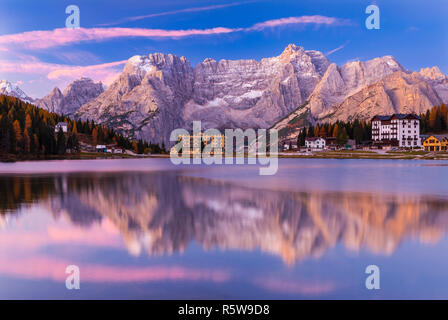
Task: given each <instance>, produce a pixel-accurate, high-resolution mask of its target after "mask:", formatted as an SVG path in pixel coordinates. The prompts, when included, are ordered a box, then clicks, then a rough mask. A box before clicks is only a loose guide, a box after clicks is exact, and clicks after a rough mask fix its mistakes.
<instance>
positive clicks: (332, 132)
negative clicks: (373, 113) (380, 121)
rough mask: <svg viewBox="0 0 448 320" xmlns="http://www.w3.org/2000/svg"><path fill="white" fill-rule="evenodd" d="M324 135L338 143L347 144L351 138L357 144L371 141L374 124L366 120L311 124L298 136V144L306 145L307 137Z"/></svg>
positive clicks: (323, 136)
mask: <svg viewBox="0 0 448 320" xmlns="http://www.w3.org/2000/svg"><path fill="white" fill-rule="evenodd" d="M313 137H322V138H324V139H326V138H335V140H336V144H338V145H341V146H342V145H345V144H346V143H347V142H348V140H349V139H352V140H355V141H356V143H357V144H361V143H362V142H363V141H370V139H371V137H372V125H371V123H370V121H369V122H367V121H364V120H358V119H356V120H354V121H349V122H344V121H337V122H335V123H321V124H317V125H316V126H313V125H310V126H308V127H305V128H303V129H302V131H301V132H300V133H299V136H298V137H297V145H298V146H304V145H305V139H306V138H313Z"/></svg>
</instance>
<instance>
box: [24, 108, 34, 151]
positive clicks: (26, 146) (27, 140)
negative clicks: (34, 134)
mask: <svg viewBox="0 0 448 320" xmlns="http://www.w3.org/2000/svg"><path fill="white" fill-rule="evenodd" d="M31 125H32V121H31V117H30V115H29V114H27V115H26V118H25V128H24V129H23V141H24V149H25V152H26V153H29V152H30V144H31V137H30V130H31Z"/></svg>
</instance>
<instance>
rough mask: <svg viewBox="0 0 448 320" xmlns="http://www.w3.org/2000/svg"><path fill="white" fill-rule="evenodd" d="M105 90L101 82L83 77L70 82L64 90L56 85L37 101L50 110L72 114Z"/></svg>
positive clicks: (39, 104)
mask: <svg viewBox="0 0 448 320" xmlns="http://www.w3.org/2000/svg"><path fill="white" fill-rule="evenodd" d="M103 92H104V88H103V84H102V83H101V82H97V83H95V82H93V80H92V79H89V78H81V79H78V80H75V81H73V82H72V83H70V84H69V85H68V86H67V87H66V88H65V90H64V92H61V90H60V89H59V88H58V87H55V88H53V90H51V92H50V93H49V94H48V95H46V96H45V97H43V98H42V99H37V100H36V101H35V102H36V104H37V106H38V107H40V108H43V109H46V110H48V111H50V112H56V113H60V114H65V115H72V114H74V113H75V112H76V111H78V109H79V108H80V107H81V106H82V105H83V104H85V103H86V102H88V101H90V100H92V99H95V98H96V97H98V96H99V95H100V94H101V93H103Z"/></svg>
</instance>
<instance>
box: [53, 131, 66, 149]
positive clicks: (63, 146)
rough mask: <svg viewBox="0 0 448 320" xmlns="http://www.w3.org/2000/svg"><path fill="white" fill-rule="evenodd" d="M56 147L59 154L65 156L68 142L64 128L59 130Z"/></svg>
mask: <svg viewBox="0 0 448 320" xmlns="http://www.w3.org/2000/svg"><path fill="white" fill-rule="evenodd" d="M56 145H57V152H58V154H65V151H66V148H67V146H66V142H65V134H64V132H63V131H62V128H59V132H58V138H57V143H56Z"/></svg>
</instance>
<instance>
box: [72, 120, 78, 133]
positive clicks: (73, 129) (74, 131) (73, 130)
mask: <svg viewBox="0 0 448 320" xmlns="http://www.w3.org/2000/svg"><path fill="white" fill-rule="evenodd" d="M72 132H73V133H74V134H77V133H78V128H77V127H76V122H75V121H73V128H72Z"/></svg>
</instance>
